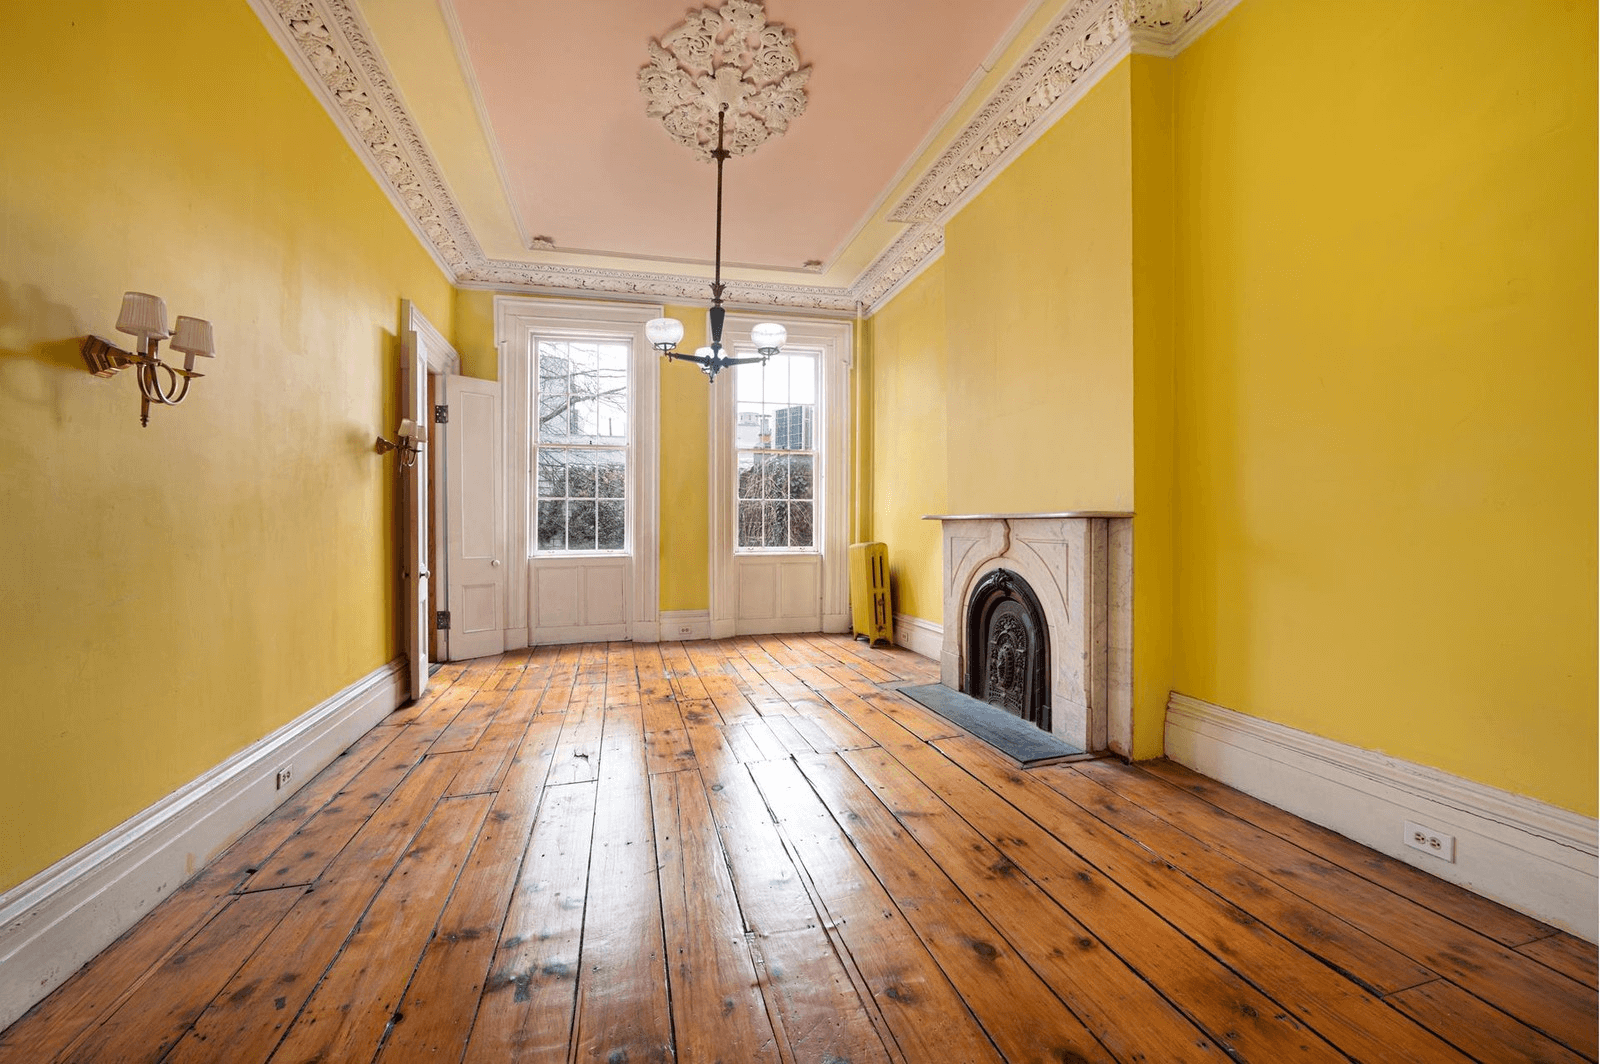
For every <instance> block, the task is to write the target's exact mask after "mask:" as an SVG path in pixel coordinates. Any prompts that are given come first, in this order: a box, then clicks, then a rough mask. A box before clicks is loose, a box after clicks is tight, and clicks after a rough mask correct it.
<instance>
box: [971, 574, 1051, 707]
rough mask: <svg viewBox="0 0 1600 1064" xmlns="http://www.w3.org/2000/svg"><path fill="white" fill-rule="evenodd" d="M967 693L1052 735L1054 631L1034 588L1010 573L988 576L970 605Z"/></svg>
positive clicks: (975, 591) (973, 593) (976, 591)
mask: <svg viewBox="0 0 1600 1064" xmlns="http://www.w3.org/2000/svg"><path fill="white" fill-rule="evenodd" d="M966 621H967V623H966V636H967V654H966V675H965V677H964V679H963V683H962V686H961V690H962V691H963V692H964V693H966V694H969V695H971V696H972V697H973V698H977V699H981V700H982V701H984V702H987V703H989V704H990V705H992V706H997V707H999V708H1000V709H1003V710H1005V711H1006V712H1008V713H1011V714H1014V715H1015V716H1018V717H1021V718H1022V719H1023V720H1025V721H1028V722H1029V723H1031V724H1036V725H1038V726H1039V727H1040V728H1043V729H1044V730H1045V731H1049V730H1050V628H1049V625H1047V624H1046V623H1045V619H1044V609H1043V608H1042V607H1041V606H1040V605H1039V599H1038V597H1037V596H1036V595H1034V593H1033V588H1031V587H1029V586H1028V582H1027V581H1026V580H1024V579H1023V578H1022V577H1021V576H1019V575H1018V574H1016V573H1014V572H1012V571H1011V570H1009V569H994V570H991V571H990V572H988V573H985V574H984V575H983V576H982V577H981V578H980V579H979V580H978V584H977V586H976V587H974V588H973V590H972V597H971V598H969V599H968V600H967V618H966Z"/></svg>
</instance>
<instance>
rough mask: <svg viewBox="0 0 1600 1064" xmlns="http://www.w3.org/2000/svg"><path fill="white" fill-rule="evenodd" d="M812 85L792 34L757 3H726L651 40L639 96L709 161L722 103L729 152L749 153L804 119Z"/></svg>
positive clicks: (691, 14) (680, 138)
mask: <svg viewBox="0 0 1600 1064" xmlns="http://www.w3.org/2000/svg"><path fill="white" fill-rule="evenodd" d="M809 80H811V68H810V67H809V66H806V67H802V66H801V65H800V57H799V56H798V55H796V54H795V50H794V31H793V30H791V29H789V28H788V27H787V26H783V25H781V24H779V23H775V22H768V21H767V13H766V11H765V10H763V9H762V7H761V4H760V3H759V0H724V2H723V4H722V6H721V7H704V8H701V9H700V10H699V11H694V10H691V11H690V12H689V17H688V18H687V19H685V20H684V22H683V23H682V25H679V26H677V27H675V28H674V29H672V30H669V31H668V32H666V33H664V34H662V35H661V39H660V40H658V41H651V42H650V62H649V64H647V65H646V66H645V67H644V68H643V69H641V70H640V71H639V91H640V92H641V93H642V94H643V95H644V98H645V100H646V105H645V114H647V115H649V116H650V117H651V118H658V119H660V120H661V124H662V125H663V126H665V127H666V130H667V133H668V134H669V135H670V136H671V137H672V139H673V140H676V141H677V142H679V143H680V144H683V145H684V146H686V147H687V148H689V149H690V150H691V151H693V152H694V153H695V156H696V157H697V158H699V159H701V160H703V161H706V162H709V161H711V157H712V152H713V151H715V149H716V147H717V112H718V111H719V110H721V108H722V105H723V104H726V105H727V107H728V111H727V122H726V133H725V138H724V140H725V147H726V149H727V151H728V154H730V155H748V154H750V153H751V152H753V151H755V150H756V149H757V148H759V147H760V146H761V145H762V144H764V143H765V142H766V141H767V139H768V138H769V137H775V136H779V135H781V134H782V133H783V132H784V131H785V130H787V129H788V128H789V123H790V122H792V121H794V120H795V119H796V118H799V117H800V115H802V114H803V113H805V109H806V90H805V86H806V82H807V81H809Z"/></svg>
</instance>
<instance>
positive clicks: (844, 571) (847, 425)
mask: <svg viewBox="0 0 1600 1064" xmlns="http://www.w3.org/2000/svg"><path fill="white" fill-rule="evenodd" d="M763 321H773V322H777V323H779V324H781V325H782V326H783V327H784V328H785V329H786V330H788V334H789V338H788V343H787V346H791V347H811V348H820V349H821V350H822V367H821V368H822V380H821V381H820V382H819V384H820V390H819V392H818V400H819V405H820V406H821V407H822V410H821V419H822V427H823V431H822V434H821V437H820V441H819V442H821V443H822V445H823V446H822V468H821V469H820V470H819V477H818V479H819V481H820V490H819V491H818V493H817V498H818V501H819V503H821V505H822V514H821V520H820V521H819V522H818V523H817V526H816V527H817V528H818V530H819V531H820V533H821V539H822V542H821V550H820V551H818V552H817V553H816V555H812V554H811V553H810V552H806V553H805V555H804V556H805V557H808V558H809V557H813V556H815V557H817V558H818V560H819V564H820V567H821V573H820V576H819V584H820V590H821V595H820V598H821V602H820V603H819V605H818V615H819V620H820V622H821V625H822V630H823V631H826V632H843V631H847V630H848V629H849V626H850V581H849V545H850V502H851V500H850V471H851V469H852V468H853V465H852V462H851V439H852V432H851V425H852V420H851V418H852V412H851V405H850V399H851V393H852V389H851V387H850V385H851V380H850V375H851V373H852V371H853V368H854V365H855V357H854V355H855V323H854V322H852V321H848V320H841V319H838V318H807V317H802V316H798V315H789V314H770V313H769V314H762V315H760V316H757V315H754V314H744V313H730V314H729V315H728V316H727V323H726V327H725V329H724V333H723V335H724V336H729V335H731V336H735V337H745V338H746V339H744V340H735V341H733V342H731V343H728V345H727V346H728V348H729V349H730V353H732V354H736V355H741V356H744V355H753V354H755V353H756V351H755V348H754V347H752V346H751V344H750V343H749V340H748V337H749V335H750V328H751V326H754V325H756V324H758V323H760V322H763ZM734 405H735V404H734V385H733V373H731V372H730V373H727V374H725V375H722V376H719V377H718V378H717V379H716V380H715V381H713V382H712V383H711V418H710V421H711V425H710V433H711V440H710V447H709V448H708V451H709V452H710V463H711V468H710V471H709V477H710V484H709V489H710V491H709V495H710V506H711V513H710V515H709V520H710V523H711V534H710V536H709V539H710V550H711V557H710V573H711V636H712V638H714V639H724V638H727V637H728V636H732V635H742V634H756V633H755V632H754V629H753V628H752V626H751V625H749V624H744V623H741V622H740V620H739V617H738V605H739V570H740V562H741V560H742V559H745V558H767V559H772V560H773V562H774V563H775V564H779V565H781V564H782V559H783V558H785V557H786V555H783V554H776V553H766V552H763V553H761V554H759V555H755V554H752V555H738V554H736V553H735V551H734V516H735V508H736V503H735V500H734V490H733V481H734V471H735V467H736V462H737V459H736V452H737V447H736V444H735V432H734ZM798 556H799V555H798V554H797V555H795V556H793V557H798ZM756 627H759V626H756ZM747 629H748V631H747Z"/></svg>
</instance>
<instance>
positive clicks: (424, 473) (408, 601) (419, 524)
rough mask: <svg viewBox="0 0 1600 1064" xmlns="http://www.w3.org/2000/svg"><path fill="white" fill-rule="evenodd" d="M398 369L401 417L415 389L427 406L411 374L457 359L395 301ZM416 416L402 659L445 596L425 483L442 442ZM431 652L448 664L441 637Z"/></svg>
mask: <svg viewBox="0 0 1600 1064" xmlns="http://www.w3.org/2000/svg"><path fill="white" fill-rule="evenodd" d="M400 365H401V373H400V386H401V389H402V400H401V415H400V416H401V417H405V416H406V411H407V410H408V409H409V404H410V402H411V400H410V399H409V398H408V397H407V396H406V394H405V393H406V392H410V391H417V389H418V388H419V387H420V394H421V395H422V396H424V400H423V405H424V406H426V405H427V400H426V396H427V395H428V388H427V384H426V383H425V382H416V381H414V380H413V379H412V376H413V374H419V373H420V374H425V375H426V376H427V377H428V378H429V379H430V380H435V379H436V378H438V377H439V376H440V375H441V374H445V373H459V372H461V356H460V355H458V354H457V353H456V349H455V348H454V347H453V346H451V344H450V342H449V341H448V340H446V339H445V338H444V334H443V333H441V332H440V331H439V330H438V329H437V328H435V327H434V325H433V323H432V322H430V321H429V320H428V319H427V316H426V315H424V314H423V313H422V311H420V310H418V309H417V306H416V304H415V303H413V302H411V300H409V299H402V300H401V301H400ZM419 413H420V414H421V416H420V417H418V418H416V419H415V420H416V421H417V422H418V425H417V430H418V434H419V436H420V438H421V442H420V444H419V447H420V453H419V454H418V456H417V463H416V465H415V466H413V467H412V468H411V469H409V470H403V471H402V476H401V483H402V490H401V493H400V494H401V504H400V505H401V514H402V516H401V526H402V527H401V533H402V534H401V540H402V543H403V544H404V546H403V548H402V550H403V555H402V557H401V559H400V564H401V583H402V586H403V588H404V589H405V593H404V594H402V596H401V598H402V603H401V612H402V618H401V627H402V630H403V631H404V632H405V633H406V644H405V645H406V654H407V657H411V656H412V655H413V650H412V648H413V647H415V646H416V645H417V644H418V643H420V644H421V645H422V646H423V647H424V648H426V647H427V645H428V636H427V633H428V631H429V629H430V628H433V627H435V626H434V625H433V624H432V622H433V614H434V613H435V611H436V610H438V609H441V608H448V607H446V606H444V605H443V603H444V602H445V601H446V599H447V598H448V590H447V588H448V585H447V584H446V583H445V574H444V573H443V572H442V571H440V569H439V568H438V567H437V566H442V565H443V564H444V559H445V558H446V557H447V554H446V551H445V550H444V544H445V537H446V536H447V535H448V526H447V525H446V524H445V523H444V498H443V496H444V492H443V490H442V487H441V490H439V491H434V490H433V484H430V479H432V480H434V481H435V483H437V484H439V485H442V484H443V477H444V470H443V452H444V439H443V436H442V434H438V433H435V432H434V431H433V416H432V415H433V412H432V411H431V410H426V409H424V410H421V411H419ZM436 462H437V463H440V465H439V466H437V467H436V466H435V465H434V463H436ZM430 470H432V471H433V473H434V477H433V478H430V476H429V472H430ZM419 495H420V498H419V497H418V496H419ZM429 522H432V524H431V526H430V527H431V530H432V532H433V538H434V540H435V542H436V543H437V544H438V545H439V551H438V558H437V560H435V559H432V558H430V557H429V549H428V543H429V536H428V532H429V531H430V527H423V526H424V525H427V524H428V523H429ZM413 573H416V574H417V575H418V580H419V581H423V580H425V581H427V584H426V587H425V589H423V590H422V591H421V592H420V593H418V594H412V593H411V591H410V589H411V587H412V575H413ZM437 648H438V656H439V660H441V661H447V660H449V649H448V642H447V633H439V638H438V643H437ZM423 658H424V660H423V662H422V668H421V670H420V674H421V675H420V676H419V675H418V672H419V670H418V669H417V667H416V665H417V663H416V662H412V663H411V672H412V679H411V687H412V691H411V696H412V697H413V698H418V697H420V696H421V694H422V690H423V689H424V688H426V687H427V685H428V678H427V671H428V663H427V660H426V658H427V655H426V652H424V654H423Z"/></svg>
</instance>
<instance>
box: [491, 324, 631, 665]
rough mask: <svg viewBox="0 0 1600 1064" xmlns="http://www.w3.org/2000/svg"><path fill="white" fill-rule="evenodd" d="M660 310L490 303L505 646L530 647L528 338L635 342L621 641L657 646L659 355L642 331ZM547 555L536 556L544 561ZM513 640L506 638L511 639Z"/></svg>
mask: <svg viewBox="0 0 1600 1064" xmlns="http://www.w3.org/2000/svg"><path fill="white" fill-rule="evenodd" d="M661 315H662V308H661V306H660V305H659V304H641V303H605V302H600V301H592V302H591V301H588V300H561V299H541V298H537V297H533V296H496V297H495V300H494V317H495V345H496V347H497V348H498V350H499V355H500V385H501V388H502V394H503V395H504V402H505V425H506V500H507V506H506V515H507V516H506V521H507V526H508V527H507V529H506V533H507V535H506V542H507V543H508V544H510V545H511V546H510V549H509V550H508V552H507V553H508V554H509V555H510V558H509V559H508V564H509V568H510V572H508V573H507V574H506V581H507V596H506V608H507V622H506V623H507V627H508V629H510V630H511V631H512V632H513V633H520V634H521V641H520V642H508V645H512V646H528V645H530V643H529V638H530V635H531V633H532V631H533V618H532V615H531V610H530V604H531V602H532V599H533V588H532V582H533V577H534V566H533V560H534V556H535V542H534V539H535V529H536V527H537V525H536V523H535V514H536V510H535V507H536V506H537V505H538V499H537V497H536V495H537V493H536V492H535V491H534V487H533V485H534V469H533V454H534V443H535V438H534V424H533V410H534V407H533V389H534V380H535V375H534V362H533V359H534V353H533V338H534V337H535V336H536V335H550V334H565V335H567V336H570V335H572V334H578V335H581V334H584V333H590V334H595V333H604V334H608V335H611V336H614V337H615V336H627V337H629V338H630V339H631V340H632V342H633V355H632V360H631V365H630V367H629V378H628V386H629V395H628V447H627V450H628V479H629V483H628V516H627V523H628V548H627V551H626V552H625V553H626V554H627V555H628V556H629V557H630V558H631V563H632V588H631V594H630V600H629V604H630V613H629V617H628V632H627V635H626V638H631V639H634V640H636V641H640V642H655V641H656V640H657V639H658V638H659V637H660V624H659V623H658V616H657V614H658V611H659V609H660V597H661V596H660V590H659V589H660V556H659V532H658V526H659V522H660V509H659V505H658V500H657V495H658V489H659V484H660V432H659V425H658V418H657V410H658V407H659V398H658V396H659V377H660V362H661V358H660V355H659V354H657V352H656V350H655V349H654V348H652V347H651V346H650V343H649V341H648V340H647V339H646V337H645V334H644V323H645V322H646V321H649V320H650V319H651V318H659V317H661ZM560 554H561V555H562V556H564V557H568V558H574V559H578V558H585V557H590V558H597V559H609V558H615V557H618V556H619V552H616V551H592V552H591V551H563V552H560ZM552 556H554V555H553V554H545V555H543V556H542V557H552ZM513 638H514V636H513Z"/></svg>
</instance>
